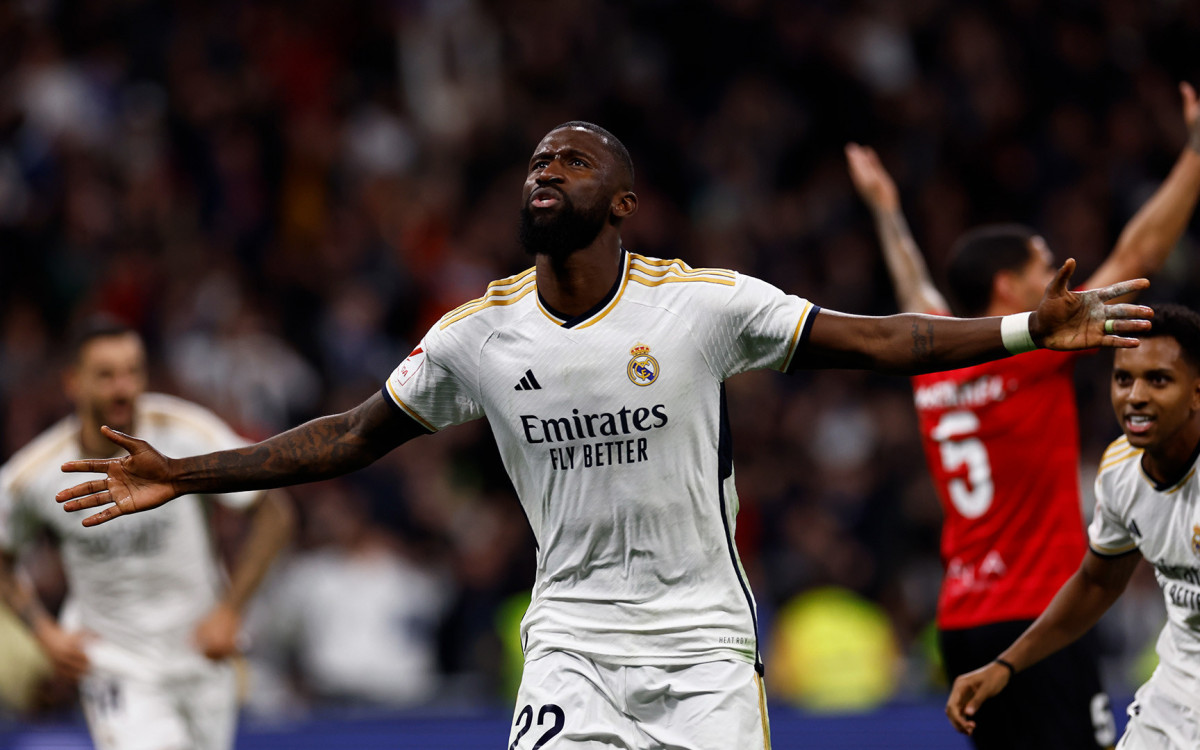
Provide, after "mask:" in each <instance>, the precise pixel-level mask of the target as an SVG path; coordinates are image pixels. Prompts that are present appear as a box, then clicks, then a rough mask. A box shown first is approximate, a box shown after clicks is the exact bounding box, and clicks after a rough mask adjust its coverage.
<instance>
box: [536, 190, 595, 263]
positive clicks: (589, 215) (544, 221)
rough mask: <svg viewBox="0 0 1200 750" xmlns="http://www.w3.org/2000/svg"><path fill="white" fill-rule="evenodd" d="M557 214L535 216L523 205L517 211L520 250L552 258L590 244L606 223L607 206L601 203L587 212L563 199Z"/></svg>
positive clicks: (565, 254) (566, 254)
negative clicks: (518, 214) (519, 211)
mask: <svg viewBox="0 0 1200 750" xmlns="http://www.w3.org/2000/svg"><path fill="white" fill-rule="evenodd" d="M562 200H563V203H562V205H561V207H560V208H559V210H558V213H556V214H551V215H549V216H542V217H535V216H534V215H533V211H532V210H531V209H530V208H529V204H528V203H526V204H525V205H524V206H523V207H522V208H521V228H520V240H521V247H523V248H525V252H526V253H527V254H529V255H531V256H532V255H548V256H550V257H551V258H554V259H561V258H565V257H567V256H568V255H570V254H571V253H573V252H575V251H576V250H579V249H581V248H585V247H587V246H588V245H590V244H592V241H593V240H595V239H596V237H598V236H599V235H600V230H602V229H604V225H605V223H606V222H608V204H605V203H601V204H598V205H596V206H595V207H594V208H592V209H591V210H585V211H581V210H579V209H576V208H575V206H574V205H572V204H571V203H570V202H568V200H567V199H566V197H564V198H563V199H562Z"/></svg>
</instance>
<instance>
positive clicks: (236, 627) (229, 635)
mask: <svg viewBox="0 0 1200 750" xmlns="http://www.w3.org/2000/svg"><path fill="white" fill-rule="evenodd" d="M241 627H242V617H241V615H239V614H238V613H237V610H235V609H234V608H233V607H231V606H229V605H228V604H225V603H224V602H222V603H221V604H218V605H217V606H216V607H214V608H213V610H212V611H211V612H209V613H208V615H207V616H206V617H205V618H204V619H203V620H201V621H200V624H199V625H197V626H196V634H195V638H196V646H197V647H198V648H199V649H200V653H202V654H204V655H205V656H207V657H208V658H209V659H212V660H213V661H219V660H221V659H227V658H229V657H230V656H233V655H234V654H236V653H237V652H238V650H239V649H238V633H239V632H240V631H241Z"/></svg>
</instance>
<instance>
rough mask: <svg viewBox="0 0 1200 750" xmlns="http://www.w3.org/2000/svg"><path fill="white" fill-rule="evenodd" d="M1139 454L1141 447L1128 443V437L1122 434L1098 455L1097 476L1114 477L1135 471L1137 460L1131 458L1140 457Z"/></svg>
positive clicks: (1140, 453)
mask: <svg viewBox="0 0 1200 750" xmlns="http://www.w3.org/2000/svg"><path fill="white" fill-rule="evenodd" d="M1141 455H1142V449H1141V448H1135V447H1133V446H1132V445H1130V444H1129V438H1127V437H1125V436H1124V435H1122V436H1121V437H1119V438H1117V439H1116V440H1114V441H1112V442H1111V443H1109V444H1108V447H1107V448H1105V449H1104V454H1103V455H1102V456H1101V457H1100V469H1099V471H1098V472H1097V476H1098V477H1100V478H1103V477H1110V478H1116V477H1118V476H1120V475H1122V474H1126V473H1129V472H1131V471H1134V472H1136V471H1137V468H1138V462H1137V461H1135V460H1133V459H1137V458H1140V457H1141Z"/></svg>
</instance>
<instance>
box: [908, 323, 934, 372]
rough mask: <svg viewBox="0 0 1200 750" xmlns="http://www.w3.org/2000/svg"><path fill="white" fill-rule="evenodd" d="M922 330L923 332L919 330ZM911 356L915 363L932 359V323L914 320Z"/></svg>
mask: <svg viewBox="0 0 1200 750" xmlns="http://www.w3.org/2000/svg"><path fill="white" fill-rule="evenodd" d="M922 328H924V331H922V330H921V329H922ZM912 339H913V345H912V355H913V359H914V360H915V361H917V362H929V361H930V360H932V359H933V322H932V321H921V320H914V321H913V324H912Z"/></svg>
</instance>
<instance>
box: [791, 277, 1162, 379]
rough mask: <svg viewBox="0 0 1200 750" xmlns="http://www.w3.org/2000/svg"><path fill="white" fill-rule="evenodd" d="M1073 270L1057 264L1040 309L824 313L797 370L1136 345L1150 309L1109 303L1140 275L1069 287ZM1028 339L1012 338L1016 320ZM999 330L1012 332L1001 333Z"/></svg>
mask: <svg viewBox="0 0 1200 750" xmlns="http://www.w3.org/2000/svg"><path fill="white" fill-rule="evenodd" d="M1074 270H1075V261H1074V260H1068V261H1067V262H1066V263H1064V264H1063V266H1062V268H1060V269H1058V273H1057V274H1056V275H1055V277H1054V280H1053V281H1051V282H1050V284H1049V285H1048V286H1047V287H1046V293H1045V294H1044V295H1043V296H1042V301H1041V303H1040V304H1039V305H1038V309H1037V310H1036V311H1035V312H1033V313H1021V314H1020V315H1015V316H1014V315H1010V316H1006V317H1005V318H999V317H990V318H948V317H940V316H934V315H917V314H913V313H907V314H903V315H890V316H887V317H882V318H878V317H864V316H858V315H845V314H842V313H837V312H833V311H828V310H821V312H820V313H818V314H817V317H816V319H815V320H814V321H813V325H812V330H811V331H810V333H809V338H808V344H807V348H806V350H805V352H804V356H803V357H802V358H799V359H797V366H798V367H808V368H827V367H844V368H855V369H867V370H875V371H876V372H884V373H891V374H898V375H912V374H916V373H922V372H935V371H938V370H953V369H956V368H959V367H966V366H968V365H973V364H978V363H980V362H987V361H990V360H993V359H1000V358H1002V357H1007V356H1008V355H1010V354H1014V353H1019V352H1021V351H1028V350H1029V349H1032V348H1036V347H1046V348H1048V349H1058V350H1063V351H1071V350H1077V349H1090V348H1093V347H1097V346H1108V347H1121V348H1126V347H1134V346H1137V345H1138V340H1137V339H1136V338H1131V337H1130V336H1131V335H1132V334H1135V333H1137V332H1139V331H1145V330H1148V329H1149V328H1150V322H1149V318H1150V317H1152V316H1153V314H1154V313H1153V311H1152V310H1151V309H1150V308H1148V307H1143V306H1141V305H1130V304H1117V305H1110V304H1106V303H1107V302H1108V301H1109V300H1112V299H1114V298H1116V297H1121V296H1124V295H1127V294H1131V293H1133V292H1136V291H1139V290H1141V289H1145V288H1146V287H1147V286H1149V284H1150V282H1148V281H1146V280H1145V279H1135V280H1132V281H1123V282H1120V283H1118V284H1113V285H1112V286H1108V287H1104V288H1103V289H1095V290H1092V291H1088V292H1072V291H1070V290H1069V289H1067V281H1068V280H1069V279H1070V277H1071V272H1072V271H1074ZM1025 316H1028V329H1027V330H1028V338H1026V339H1024V342H1025V343H1021V341H1020V340H1018V339H1014V338H1013V337H1012V333H1013V331H1014V324H1016V325H1019V326H1020V333H1022V334H1024V333H1025V330H1026V329H1025V325H1026V317H1025ZM1004 332H1007V333H1008V334H1009V336H1008V337H1007V339H1006V337H1005V335H1004Z"/></svg>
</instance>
